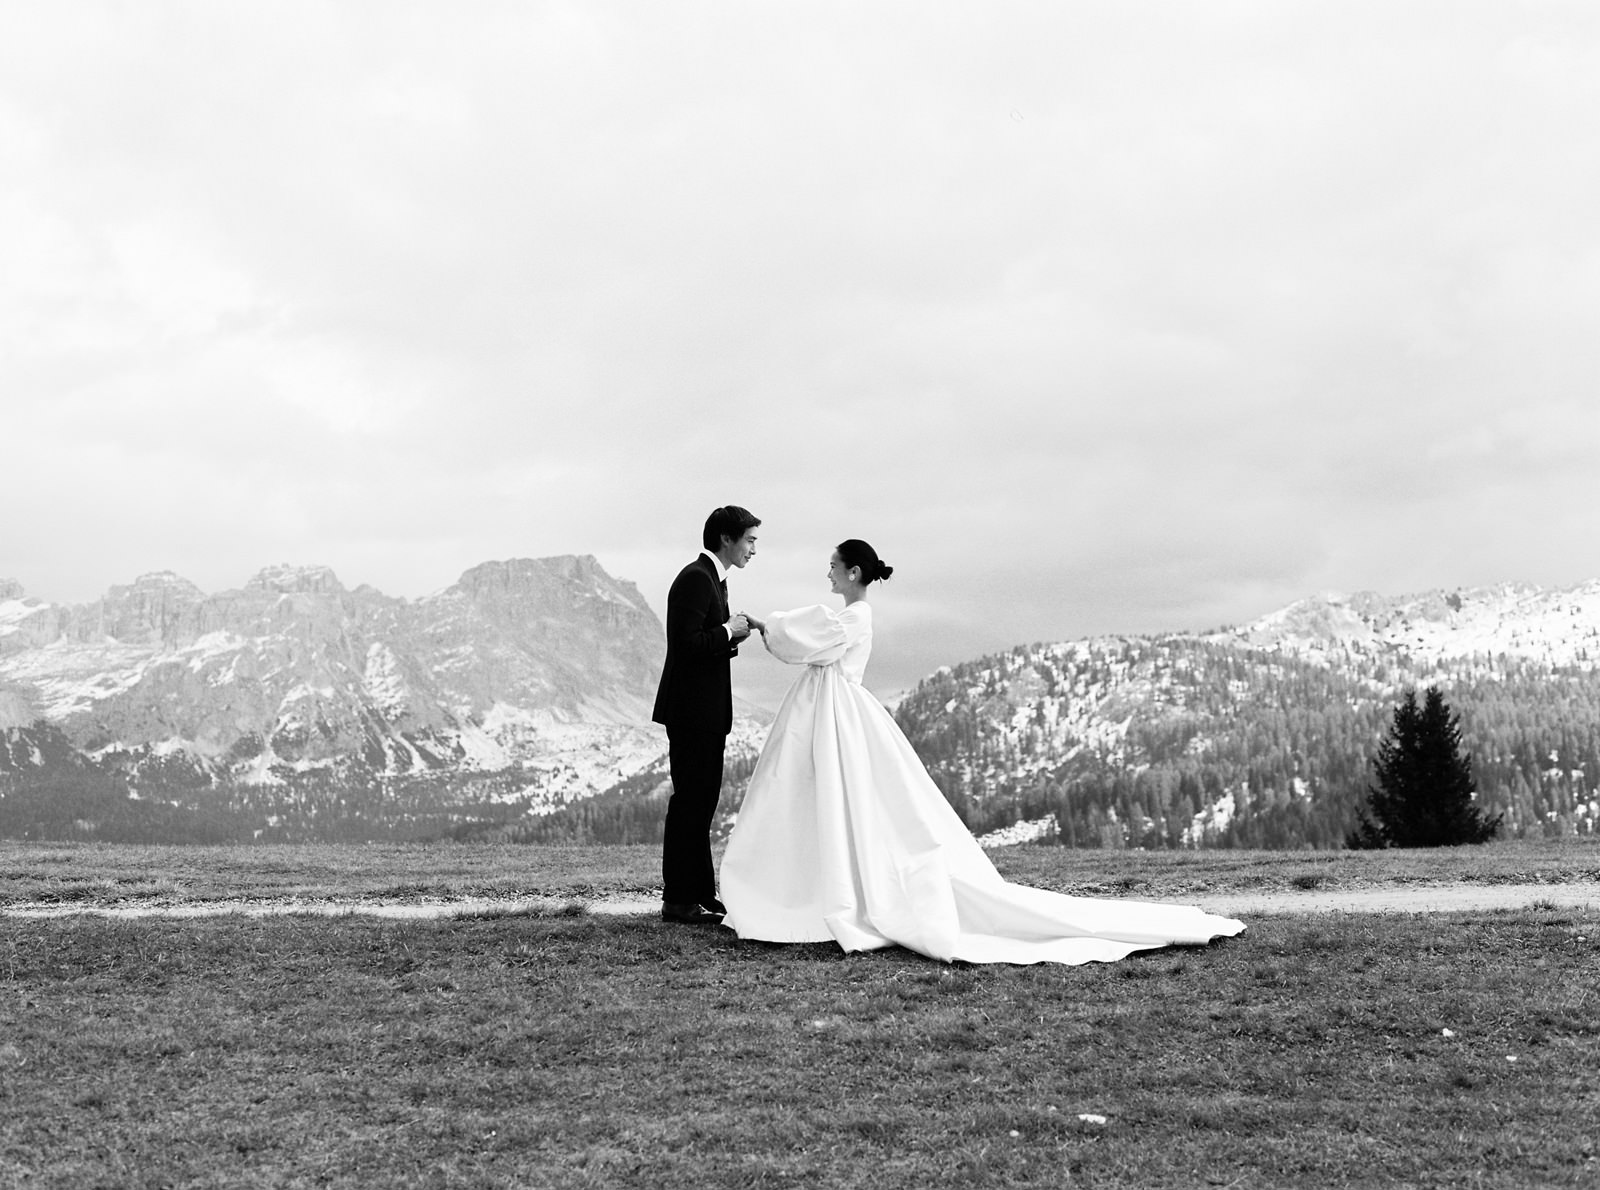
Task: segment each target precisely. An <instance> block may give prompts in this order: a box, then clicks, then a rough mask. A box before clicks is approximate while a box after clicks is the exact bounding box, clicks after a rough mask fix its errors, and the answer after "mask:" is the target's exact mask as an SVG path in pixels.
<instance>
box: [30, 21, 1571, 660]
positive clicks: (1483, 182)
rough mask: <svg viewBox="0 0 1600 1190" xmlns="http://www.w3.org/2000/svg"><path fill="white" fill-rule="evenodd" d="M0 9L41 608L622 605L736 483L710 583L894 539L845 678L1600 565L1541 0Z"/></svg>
mask: <svg viewBox="0 0 1600 1190" xmlns="http://www.w3.org/2000/svg"><path fill="white" fill-rule="evenodd" d="M3 21H4V28H0V80H3V82H0V326H3V327H4V328H5V329H3V330H0V401H4V403H5V408H4V413H5V417H6V431H7V437H8V442H7V447H8V449H7V466H6V467H4V468H0V503H3V504H4V505H5V507H7V508H8V509H25V510H27V512H28V515H26V516H23V517H20V518H13V520H12V527H11V528H10V529H8V532H7V536H6V538H5V546H4V550H3V551H0V573H5V572H15V573H17V575H18V577H19V578H21V579H23V581H24V583H25V585H27V586H29V587H30V589H35V590H37V591H39V592H40V593H42V594H45V595H48V596H50V597H54V598H70V599H87V598H92V597H93V596H94V595H96V594H98V593H99V591H101V590H103V589H104V587H105V586H107V585H109V583H111V582H115V581H126V580H127V579H128V578H130V577H132V575H134V574H137V573H139V572H141V571H143V570H148V569H153V568H156V567H158V566H172V567H173V568H175V569H179V570H180V571H182V572H184V573H186V574H188V575H189V576H190V577H191V578H193V579H195V581H197V582H199V583H200V584H201V585H202V586H206V587H210V588H213V589H215V588H218V587H221V586H227V585H235V584H237V583H239V582H241V581H243V579H244V578H246V577H248V575H249V574H250V573H252V572H253V571H254V570H255V569H257V568H258V567H259V566H261V565H263V564H265V563H266V562H268V561H274V560H292V561H320V562H326V563H328V564H331V565H333V566H334V567H335V568H336V569H337V570H338V571H339V573H340V574H341V577H343V578H344V579H345V580H346V581H348V582H352V583H355V582H362V581H366V582H372V583H374V584H375V585H378V586H380V587H382V588H383V589H386V590H391V591H393V592H394V593H397V594H420V593H422V592H424V591H427V590H431V589H435V588H437V587H439V586H443V585H446V584H447V583H449V582H451V581H453V580H454V578H455V577H456V576H457V575H458V574H459V573H460V572H461V571H462V570H464V569H466V568H467V567H469V566H471V565H473V564H475V563H476V562H479V561H483V560H485V558H488V557H508V556H516V555H537V554H544V553H558V552H577V553H595V554H596V555H598V556H599V557H600V558H601V560H602V562H604V563H605V564H606V565H607V566H608V568H611V569H613V570H614V571H616V572H617V573H619V574H622V575H623V576H625V577H628V578H632V579H635V580H636V581H638V582H639V583H640V584H641V587H642V589H643V590H644V591H645V593H646V594H647V595H648V596H649V597H651V598H652V599H653V600H654V601H655V602H656V603H657V604H658V605H659V603H660V601H661V597H662V596H663V595H664V591H665V586H666V583H667V582H668V581H669V580H670V577H671V574H672V573H673V572H674V571H675V570H676V568H677V566H678V565H681V560H682V555H683V554H684V553H685V552H686V551H687V552H688V553H692V552H693V549H694V547H695V544H696V540H697V536H698V531H699V525H700V522H701V521H702V520H703V518H704V516H705V513H706V511H707V510H709V508H710V507H712V506H714V505H716V504H720V503H724V502H727V501H729V500H735V501H739V502H742V503H746V504H748V505H749V506H750V507H752V508H754V509H755V510H756V511H757V512H758V513H759V514H760V515H762V516H763V517H765V518H767V521H768V524H767V525H766V526H765V529H766V532H765V534H764V537H763V544H762V554H761V557H760V558H759V559H758V562H757V563H756V565H754V566H752V568H751V569H750V571H749V572H747V573H746V574H744V575H741V576H740V578H739V584H740V585H741V587H742V588H743V589H744V592H745V594H746V595H747V596H748V598H749V599H750V600H751V601H752V602H753V608H755V609H760V610H766V609H767V607H775V606H783V605H785V604H787V603H792V602H798V601H804V600H820V599H824V598H826V587H825V584H823V583H822V582H821V580H820V573H821V569H822V567H823V566H825V563H826V554H827V550H828V549H829V548H830V547H831V545H832V544H833V543H834V542H836V541H837V540H838V539H840V538H841V537H844V536H865V537H868V538H869V539H870V540H873V541H874V542H875V544H877V545H878V546H879V547H880V548H881V549H882V551H883V552H884V554H885V555H886V556H888V557H890V558H891V560H893V561H894V562H895V564H896V565H897V566H900V567H901V572H900V575H899V577H897V579H896V580H895V583H894V584H893V585H892V588H891V590H890V591H886V592H885V593H884V595H883V597H882V598H883V601H884V604H885V609H884V610H885V613H886V614H885V615H883V616H882V617H880V621H881V622H882V624H883V629H882V632H883V634H884V635H883V636H882V638H881V639H880V658H881V659H880V660H878V661H875V663H874V671H875V675H877V674H879V673H881V674H882V675H883V677H882V681H883V682H884V683H885V685H889V686H893V685H903V684H905V683H907V682H909V681H911V680H914V677H915V676H916V674H917V672H918V670H917V667H922V672H925V671H926V669H928V668H932V666H934V665H936V664H939V663H941V661H950V660H958V659H960V657H961V656H964V655H969V654H970V653H971V652H974V651H981V650H987V649H994V648H1003V647H1006V646H1008V645H1010V644H1013V643H1017V642H1018V641H1020V640H1033V639H1045V638H1050V637H1065V636H1072V635H1079V634H1083V633H1088V632H1102V631H1155V630H1160V629H1163V628H1169V627H1184V626H1210V625H1214V624H1215V623H1219V622H1223V621H1237V620H1240V619H1244V618H1248V617H1249V616H1251V615H1255V614H1260V613H1261V612H1264V611H1266V610H1269V609H1270V608H1272V607H1274V606H1276V605H1277V604H1279V603H1281V602H1284V601H1287V600H1288V599H1292V598H1295V597H1298V596H1299V595H1303V594H1305V593H1307V592H1308V591H1312V590H1317V589H1321V588H1327V587H1336V588H1346V589H1355V588H1360V587H1373V588H1377V589H1384V590H1392V591H1403V590H1409V589H1416V588H1419V587H1426V586H1435V585H1443V586H1448V585H1454V584H1471V583H1478V582H1491V581H1502V580H1506V579H1513V578H1525V579H1532V580H1535V581H1543V582H1550V583H1559V582H1573V581H1577V580H1578V579H1580V578H1584V577H1590V576H1593V575H1596V574H1600V545H1597V544H1595V543H1594V540H1593V534H1592V533H1590V532H1589V531H1588V525H1587V507H1588V504H1589V503H1590V502H1591V501H1589V499H1588V489H1589V487H1590V486H1592V481H1591V480H1590V478H1589V475H1590V471H1591V469H1592V468H1591V465H1590V463H1589V460H1590V459H1592V458H1593V457H1594V454H1595V449H1596V447H1600V414H1597V413H1595V412H1594V411H1593V410H1594V409H1595V408H1596V407H1595V406H1594V404H1593V401H1592V394H1591V393H1590V391H1589V390H1590V388H1591V386H1592V377H1593V375H1594V374H1595V371H1596V364H1597V363H1600V360H1597V358H1596V352H1597V351H1600V349H1597V348H1596V347H1595V346H1594V343H1593V338H1594V337H1593V335H1592V331H1591V325H1590V324H1591V323H1592V320H1593V316H1592V312H1593V310H1594V309H1595V308H1596V301H1597V299H1600V235H1597V233H1596V231H1595V229H1594V224H1593V218H1592V214H1591V212H1592V210H1593V209H1594V207H1595V205H1596V199H1597V198H1600V194H1597V191H1600V148H1597V147H1596V146H1600V104H1596V103H1595V102H1594V101H1595V99H1596V98H1597V96H1596V91H1597V90H1600V84H1597V83H1596V81H1595V80H1596V79H1597V78H1600V71H1597V70H1596V67H1597V66H1600V16H1596V14H1594V13H1593V12H1591V11H1590V10H1588V9H1587V8H1584V7H1577V6H1567V5H1560V4H1548V5H1531V6H1510V5H1505V6H1465V7H1464V6H1461V5H1448V6H1446V5H1444V4H1413V5H1399V6H1397V5H1393V4H1360V3H1358V4H1338V5H1332V4H1326V5H1324V4H1307V5H1294V6H1282V5H1273V4H1265V3H1225V4H1215V5H1204V6H1196V5H1185V4H1154V5H1123V6H1080V5H1037V4H1024V3H1016V4H1000V5H991V6H983V7H982V8H979V7H975V6H967V5H948V4H928V3H917V4H882V5H871V6H861V5H845V4H825V3H824V4H807V5H804V6H801V5H789V4H769V5H759V6H751V5H740V4H732V3H690V4H682V5H672V6H639V5H627V4H611V3H598V4H561V3H545V4H532V5H483V6H478V7H476V8H474V10H473V12H472V14H471V18H470V19H467V18H466V17H464V16H463V14H461V13H458V12H455V11H453V10H452V11H448V12H447V11H446V10H445V9H444V8H443V7H442V6H439V5H437V4H432V3H385V4H382V5H376V4H349V5H341V6H338V7H337V8H328V7H326V6H321V5H312V4H293V3H290V4H282V5H274V6H272V7H271V8H270V9H269V8H250V7H247V6H246V7H240V6H231V5H230V6H199V7H185V6H158V7H155V8H135V9H129V8H126V7H122V6H115V5H109V4H108V5H98V4H90V3H82V4H72V5H67V6H65V7H59V8H49V7H41V6H29V7H24V8H21V9H11V10H8V11H7V13H6V14H5V16H4V18H3ZM16 442H20V443H22V444H23V446H22V447H21V448H18V447H16V446H15V445H13V444H14V443H16ZM896 615H899V616H900V617H901V620H900V622H899V623H898V624H897V623H896V621H895V617H896ZM897 658H898V659H897ZM774 680H776V679H774ZM875 680H877V679H876V677H875Z"/></svg>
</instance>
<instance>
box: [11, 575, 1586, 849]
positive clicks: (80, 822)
mask: <svg viewBox="0 0 1600 1190" xmlns="http://www.w3.org/2000/svg"><path fill="white" fill-rule="evenodd" d="M662 650H663V630H662V625H661V622H660V620H659V619H658V618H657V616H656V615H655V613H654V612H653V611H652V610H651V609H650V607H649V606H648V605H647V604H646V603H645V601H644V600H643V598H642V597H641V596H640V594H639V592H638V590H637V588H635V587H634V586H633V584H631V583H629V582H626V581H623V580H619V579H616V578H613V577H612V576H611V575H609V574H607V573H606V571H605V570H604V569H603V568H602V567H601V566H600V565H599V563H598V562H596V561H595V559H594V558H592V557H571V556H568V557H557V558H543V559H514V560H510V561H503V562H488V563H484V564H483V565H481V566H477V567H474V568H473V569H471V570H469V571H467V572H466V573H465V574H463V575H462V576H461V578H460V579H459V580H458V581H457V582H456V583H455V584H453V585H452V586H450V587H448V588H446V589H445V590H443V591H439V592H437V593H435V594H433V595H429V596H426V597H424V598H421V599H416V600H406V599H398V598H393V597H390V596H387V595H384V594H382V593H381V592H379V591H376V590H374V589H373V588H371V587H368V586H361V587H357V588H356V589H354V590H348V589H346V588H345V587H344V586H343V585H342V584H341V583H340V582H339V580H338V579H337V577H336V576H335V575H334V574H333V572H332V571H330V570H328V569H327V568H326V567H319V566H301V567H290V566H276V567H270V568H268V569H266V570H263V571H261V572H260V573H259V574H257V575H256V576H255V577H254V578H252V579H251V580H250V581H249V582H248V583H246V584H245V586H244V587H242V588H240V589H238V590H233V591H225V592H221V593H218V594H212V595H207V594H205V593H204V592H202V591H200V590H199V589H198V588H197V587H195V586H194V585H193V584H192V583H189V582H188V581H186V580H184V579H182V578H180V577H178V576H177V575H173V574H170V573H158V574H151V575H146V576H144V577H142V578H140V579H138V580H137V581H136V582H134V583H132V584H131V585H128V586H123V587H114V588H112V590H110V591H109V592H107V594H106V595H105V596H104V597H102V598H101V599H99V600H97V601H95V602H93V603H90V604H86V605H78V606H63V605H54V604H49V603H45V602H43V601H40V600H37V599H32V598H30V597H28V596H27V595H26V594H25V593H24V592H23V591H22V590H21V589H20V588H19V587H18V586H17V584H15V583H8V582H5V581H3V580H0V835H13V836H14V835H18V834H22V835H32V836H34V837H93V838H126V839H154V838H207V839H219V840H220V839H228V840H236V839H246V840H248V839H265V840H278V839H282V840H292V839H336V838H437V837H441V836H451V837H460V838H484V837H492V838H522V839H542V840H573V839H582V840H587V841H606V840H614V841H623V840H643V839H650V838H653V837H655V832H658V831H659V822H660V801H661V799H662V798H663V797H664V796H665V793H666V790H667V788H668V787H667V782H666V774H665V763H664V753H665V738H664V736H663V734H662V733H661V731H660V729H659V728H657V727H655V726H654V725H652V724H650V723H649V722H648V720H649V712H650V702H651V699H652V697H653V694H654V690H655V684H656V681H657V679H658V677H659V673H660V662H661V655H662ZM1432 684H1437V685H1439V686H1440V687H1441V688H1442V689H1444V690H1445V691H1446V694H1447V697H1448V698H1449V700H1450V703H1451V705H1452V707H1453V708H1455V709H1456V710H1457V711H1458V713H1459V714H1460V715H1461V720H1462V727H1463V734H1464V740H1465V743H1466V746H1467V747H1468V749H1469V750H1471V751H1472V753H1473V754H1474V758H1475V763H1476V772H1477V775H1478V786H1479V791H1480V800H1481V801H1482V802H1483V804H1484V805H1485V806H1486V807H1487V808H1488V809H1489V810H1491V811H1493V812H1499V813H1503V814H1504V815H1505V829H1506V830H1508V831H1510V832H1512V833H1517V834H1527V833H1567V832H1578V833H1591V832H1593V831H1594V830H1595V829H1596V825H1595V824H1596V822H1597V821H1600V800H1597V794H1596V781H1597V779H1600V583H1588V584H1583V585H1580V586H1577V587H1572V588H1568V589H1563V590H1546V589H1540V588H1537V587H1531V586H1525V585H1506V586H1499V587H1492V588H1477V589H1462V590H1457V591H1452V592H1430V593H1425V594H1421V595H1412V596H1400V597H1387V596H1381V595H1375V594H1370V593H1363V594H1357V595H1351V596H1342V595H1335V594H1327V595H1319V596H1315V597H1311V598H1307V599H1304V600H1301V601H1299V602H1296V603H1294V604H1291V605H1290V606H1288V607H1285V608H1283V609H1281V610H1279V611H1276V612H1273V613H1271V614H1269V615H1266V616H1263V617H1261V618H1260V619H1258V620H1255V621H1252V622H1250V623H1248V624H1245V625H1242V626H1238V627H1232V628H1225V629H1218V630H1216V631H1211V632H1203V633H1167V634H1158V635H1150V636H1112V637H1095V638H1091V639H1085V640H1076V641H1066V642H1058V643H1049V644H1034V645H1026V646H1018V647H1017V648H1015V649H1012V650H1010V651H1008V652H1006V653H1003V654H996V655H993V656H989V657H983V658H978V659H975V660H971V661H966V662H963V663H960V664H958V665H953V666H950V667H947V668H944V669H941V670H939V671H938V672H936V673H934V674H931V675H929V676H928V677H927V678H925V679H924V680H923V681H922V682H920V683H919V684H918V685H917V686H916V687H915V688H914V689H913V690H911V691H910V692H909V693H908V694H907V695H906V696H905V697H904V698H903V699H902V700H901V702H900V703H899V705H898V706H897V708H896V710H895V714H896V717H897V719H898V721H899V722H900V724H901V726H902V728H903V729H904V730H905V731H906V733H907V735H908V736H909V737H910V738H911V740H912V742H913V744H914V745H915V746H916V747H917V749H918V751H919V753H920V754H921V755H922V757H923V759H924V760H925V762H926V763H927V764H928V766H929V769H930V772H931V773H932V774H933V776H934V779H935V781H936V782H938V783H939V785H940V787H941V788H942V789H943V790H944V792H945V795H946V797H947V798H949V799H950V801H951V802H952V804H954V805H955V806H956V808H957V810H958V811H959V812H960V813H961V814H962V815H963V817H964V818H965V819H966V821H967V823H968V825H969V827H971V828H972V829H973V830H974V831H975V832H977V833H979V834H990V833H992V832H1004V835H1003V837H1004V838H1007V839H1011V840H1015V839H1025V838H1029V837H1035V836H1039V837H1047V838H1057V839H1060V840H1061V841H1064V842H1068V843H1073V844H1077V845H1109V846H1196V845H1200V846H1203V845H1252V846H1318V847H1325V846H1337V845H1339V843H1340V841H1341V839H1342V837H1343V833H1344V832H1345V830H1347V829H1348V827H1349V825H1350V823H1351V821H1352V820H1353V817H1354V813H1355V809H1356V806H1357V805H1358V804H1359V802H1360V800H1361V798H1362V797H1363V796H1364V794H1365V791H1366V785H1367V782H1368V780H1369V779H1370V759H1371V755H1372V753H1373V751H1374V749H1375V747H1376V744H1377V741H1378V739H1379V738H1380V737H1381V735H1382V733H1383V731H1384V729H1385V727H1386V726H1387V720H1388V716H1389V714H1390V713H1391V712H1392V709H1393V706H1394V704H1395V702H1396V701H1397V699H1398V697H1399V695H1400V693H1401V692H1402V691H1403V690H1404V689H1406V688H1407V687H1422V686H1426V685H1432ZM746 711H747V712H748V713H745V714H741V715H740V717H739V719H738V723H737V725H736V730H735V736H734V738H733V740H732V742H731V745H730V754H729V769H728V790H727V795H726V797H725V813H724V818H723V826H724V828H725V827H726V825H727V823H728V822H730V821H731V820H732V819H733V817H734V816H735V815H736V813H737V808H738V801H739V797H740V795H741V792H742V781H743V779H744V778H745V776H747V774H748V771H749V767H750V762H751V760H752V758H753V756H754V754H755V751H756V749H757V748H758V747H759V742H760V739H761V736H762V733H763V730H764V724H763V718H764V716H763V714H762V713H761V712H757V711H755V710H754V709H753V708H746ZM1019 824H1020V825H1019Z"/></svg>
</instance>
